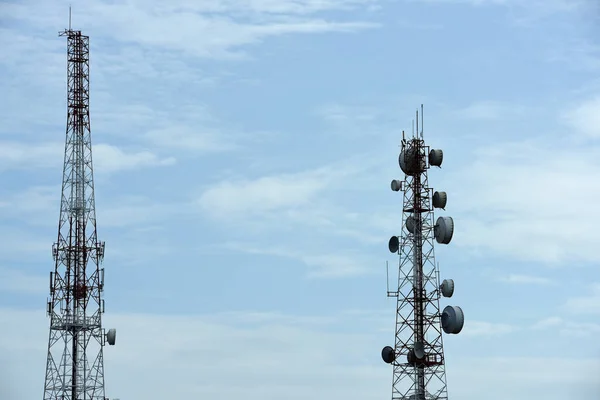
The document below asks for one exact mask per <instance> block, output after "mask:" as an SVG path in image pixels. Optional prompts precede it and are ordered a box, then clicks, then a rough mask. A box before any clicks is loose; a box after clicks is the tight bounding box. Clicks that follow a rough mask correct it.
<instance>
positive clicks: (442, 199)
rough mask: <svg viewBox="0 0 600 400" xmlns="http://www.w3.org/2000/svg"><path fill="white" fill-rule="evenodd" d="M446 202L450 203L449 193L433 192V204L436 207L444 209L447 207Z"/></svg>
mask: <svg viewBox="0 0 600 400" xmlns="http://www.w3.org/2000/svg"><path fill="white" fill-rule="evenodd" d="M446 203H448V195H447V194H446V192H435V193H434V194H433V206H434V207H435V208H441V209H442V210H443V209H444V208H446Z"/></svg>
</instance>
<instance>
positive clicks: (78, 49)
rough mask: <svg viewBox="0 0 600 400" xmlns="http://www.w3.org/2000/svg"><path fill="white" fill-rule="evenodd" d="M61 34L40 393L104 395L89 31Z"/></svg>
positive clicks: (110, 337) (111, 337)
mask: <svg viewBox="0 0 600 400" xmlns="http://www.w3.org/2000/svg"><path fill="white" fill-rule="evenodd" d="M59 36H65V37H66V38H67V103H68V104H67V129H66V141H65V156H64V166H63V178H62V196H61V204H60V217H59V223H58V239H57V241H56V243H55V244H54V245H53V246H52V256H53V258H54V262H55V265H54V271H52V272H50V299H49V301H48V304H47V313H48V316H49V317H50V335H49V340H48V358H47V364H46V380H45V385H44V400H105V397H104V359H103V348H104V346H105V344H106V343H108V344H109V345H114V344H115V339H116V331H115V330H114V329H111V330H109V331H108V332H107V333H105V331H104V329H103V328H102V314H103V313H104V300H103V299H102V292H103V288H104V269H101V268H100V265H101V263H102V259H103V258H104V242H99V241H98V238H97V234H96V206H95V200H94V174H93V168H92V141H91V131H90V110H89V95H90V92H89V37H88V36H85V35H82V33H81V31H77V30H72V29H71V10H70V9H69V29H67V30H65V31H63V32H60V33H59Z"/></svg>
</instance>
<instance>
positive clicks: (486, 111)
mask: <svg viewBox="0 0 600 400" xmlns="http://www.w3.org/2000/svg"><path fill="white" fill-rule="evenodd" d="M526 111H527V110H526V108H525V107H523V105H521V104H507V103H501V102H498V101H479V102H476V103H473V104H471V105H469V106H468V107H466V108H464V109H462V110H459V111H458V112H457V114H458V116H460V117H462V118H466V119H473V120H498V119H501V118H515V117H521V116H523V115H524V114H525V113H526Z"/></svg>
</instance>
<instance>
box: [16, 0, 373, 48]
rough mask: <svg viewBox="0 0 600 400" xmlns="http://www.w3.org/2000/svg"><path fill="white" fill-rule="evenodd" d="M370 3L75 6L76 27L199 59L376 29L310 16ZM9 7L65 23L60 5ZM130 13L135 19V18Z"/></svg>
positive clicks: (19, 16) (41, 23)
mask: <svg viewBox="0 0 600 400" xmlns="http://www.w3.org/2000/svg"><path fill="white" fill-rule="evenodd" d="M371 3H374V1H366V0H365V1H339V2H332V1H325V2H323V1H303V2H297V1H285V2H274V1H264V0H263V1H245V2H244V1H242V2H237V1H216V2H211V3H204V2H203V3H192V2H189V1H175V2H170V3H168V4H166V3H159V2H155V3H148V2H143V3H142V2H135V1H132V2H129V3H128V4H127V5H118V6H117V5H113V4H108V3H105V2H101V1H97V2H91V3H90V4H88V5H87V7H86V8H84V9H81V10H80V9H76V10H74V26H75V27H77V26H87V27H89V28H88V29H87V30H86V31H87V32H89V33H90V34H92V35H96V36H98V34H102V35H103V36H105V37H110V38H112V39H113V40H116V41H119V42H128V43H131V42H134V43H137V44H139V45H142V46H145V47H152V48H154V49H169V51H173V50H177V51H183V52H186V53H188V54H192V55H195V56H200V57H239V56H240V55H242V54H243V53H241V52H240V51H238V50H237V49H238V48H239V47H240V46H244V45H249V44H255V43H258V42H260V41H262V40H263V39H265V38H268V37H270V36H278V35H284V34H290V33H298V34H302V33H304V34H306V33H324V32H353V31H357V30H362V29H368V28H373V27H374V26H376V25H375V24H372V23H368V22H361V21H358V22H356V21H353V22H336V21H326V20H324V19H321V18H318V17H315V18H309V17H308V16H309V15H314V14H316V13H318V12H321V11H331V10H340V9H342V10H343V9H348V8H356V7H361V8H366V6H368V5H369V4H371ZM34 5H35V8H33V6H34ZM6 8H7V10H6V11H7V12H6V14H7V15H10V16H11V17H12V19H15V20H20V21H27V22H29V23H31V24H34V25H36V26H37V27H38V29H41V28H47V27H54V28H55V29H56V26H63V25H64V24H65V16H64V11H63V10H60V8H59V7H56V6H54V7H49V6H47V5H45V4H44V3H41V4H40V3H39V2H37V1H32V2H29V4H28V2H24V3H22V4H11V5H7V6H6ZM32 10H35V11H32ZM59 10H60V11H59ZM61 11H62V12H61ZM226 14H227V16H226ZM130 15H135V16H136V18H135V19H131V18H129V17H128V16H130ZM239 21H244V22H239Z"/></svg>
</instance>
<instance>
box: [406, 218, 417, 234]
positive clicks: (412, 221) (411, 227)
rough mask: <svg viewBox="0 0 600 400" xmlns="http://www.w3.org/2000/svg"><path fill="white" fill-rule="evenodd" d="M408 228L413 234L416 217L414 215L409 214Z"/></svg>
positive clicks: (407, 219)
mask: <svg viewBox="0 0 600 400" xmlns="http://www.w3.org/2000/svg"><path fill="white" fill-rule="evenodd" d="M405 225H406V229H408V231H409V232H410V233H412V234H414V233H415V217H413V216H412V215H409V216H408V218H406V224H405Z"/></svg>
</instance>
